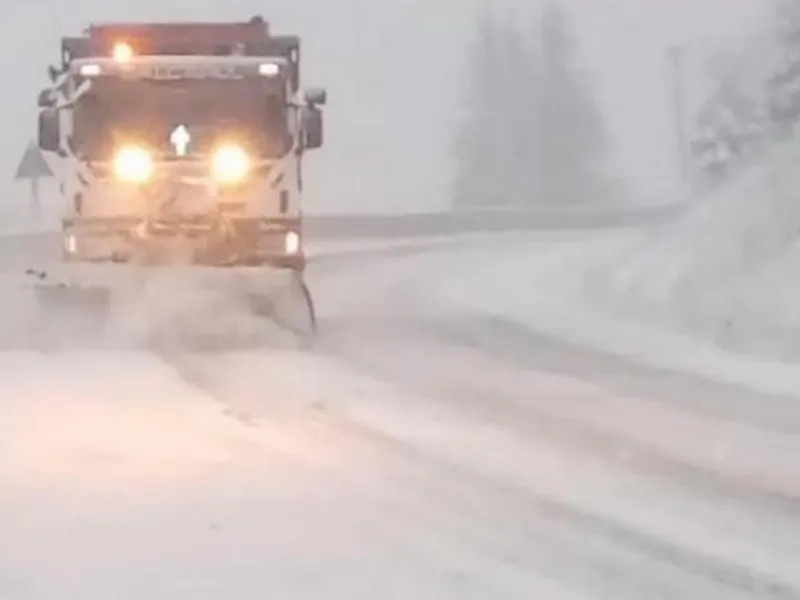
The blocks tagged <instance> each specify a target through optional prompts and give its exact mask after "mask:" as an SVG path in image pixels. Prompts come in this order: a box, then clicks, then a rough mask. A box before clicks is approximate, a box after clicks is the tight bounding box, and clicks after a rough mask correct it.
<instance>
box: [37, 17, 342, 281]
mask: <svg viewBox="0 0 800 600" xmlns="http://www.w3.org/2000/svg"><path fill="white" fill-rule="evenodd" d="M61 46H62V57H61V65H60V67H53V68H51V69H50V74H51V79H52V87H50V88H48V89H46V90H44V91H43V92H42V94H41V95H40V98H39V105H40V108H41V109H42V110H41V112H40V121H39V144H40V147H41V148H42V149H43V150H45V151H49V152H54V153H56V154H57V156H58V157H59V161H57V162H59V163H60V165H59V168H58V169H57V171H58V173H57V176H58V177H59V178H60V189H61V190H62V194H63V199H64V208H65V214H64V218H63V236H64V259H65V260H66V261H71V262H87V261H88V262H103V261H112V262H122V263H124V262H129V261H138V262H148V263H153V264H169V263H172V262H175V261H176V260H179V261H181V262H182V263H186V262H187V261H188V262H190V263H192V264H205V265H220V266H223V265H260V264H267V265H272V266H278V267H289V268H295V269H302V268H303V267H304V264H305V258H304V254H303V244H302V216H303V210H302V198H301V195H302V190H303V179H302V161H303V155H304V153H305V152H307V151H309V150H311V149H314V148H317V147H319V146H320V145H321V144H322V115H321V111H320V109H319V106H320V105H321V104H324V102H325V96H326V94H325V92H324V91H321V90H310V91H308V92H307V93H305V94H304V95H303V97H302V98H301V97H300V96H301V94H300V40H299V39H298V38H297V37H295V36H274V35H272V34H271V32H270V28H269V25H268V23H266V22H265V21H263V19H261V18H254V19H252V20H251V21H249V22H243V23H143V24H138V23H133V24H102V25H92V26H90V27H89V28H88V30H87V32H86V35H85V36H83V37H78V38H64V39H63V40H62V44H61ZM165 238H166V239H169V240H173V241H174V240H176V239H180V240H181V241H182V244H181V248H182V251H181V252H180V256H176V255H173V253H170V252H169V251H166V250H165V249H164V245H161V244H158V243H156V242H157V240H163V239H165ZM192 240H193V241H192ZM171 246H174V244H172V245H171Z"/></svg>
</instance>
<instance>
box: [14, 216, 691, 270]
mask: <svg viewBox="0 0 800 600" xmlns="http://www.w3.org/2000/svg"><path fill="white" fill-rule="evenodd" d="M681 210H682V206H680V205H668V206H656V207H642V208H620V209H614V210H609V209H600V208H597V209H595V208H585V207H583V208H574V209H569V210H565V209H547V210H545V209H540V210H536V211H512V210H471V211H468V212H467V211H465V212H452V213H432V214H408V215H402V214H359V215H353V214H349V215H336V214H331V215H309V216H307V217H306V219H305V222H304V233H305V238H306V242H307V243H308V244H309V247H310V249H311V253H312V254H315V255H321V254H325V253H327V250H326V248H327V247H329V248H330V250H331V252H332V253H334V254H336V253H339V252H341V251H342V249H343V247H342V243H343V242H344V243H347V242H356V243H357V246H356V248H357V249H360V250H362V251H368V250H370V248H375V249H383V248H384V247H386V246H389V245H396V244H397V243H400V242H402V243H403V244H404V245H407V244H410V243H415V244H424V243H426V241H427V240H431V241H433V240H435V239H436V238H442V237H452V236H458V235H465V234H475V233H493V232H496V233H501V232H514V231H520V232H521V231H527V230H530V231H533V230H544V229H576V228H577V229H580V228H601V227H624V226H632V225H643V224H651V223H658V222H665V221H668V220H670V219H672V218H674V217H676V216H677V215H678V214H680V211H681ZM60 244H61V239H60V236H59V235H58V234H57V232H56V231H54V230H50V231H47V230H45V231H30V232H24V231H22V230H17V231H13V232H12V231H9V232H7V233H5V234H3V233H1V232H0V269H3V268H9V267H13V268H18V267H19V266H20V265H21V264H22V263H25V264H29V263H31V262H36V263H39V262H43V261H52V260H53V259H54V257H57V256H58V255H59V253H60Z"/></svg>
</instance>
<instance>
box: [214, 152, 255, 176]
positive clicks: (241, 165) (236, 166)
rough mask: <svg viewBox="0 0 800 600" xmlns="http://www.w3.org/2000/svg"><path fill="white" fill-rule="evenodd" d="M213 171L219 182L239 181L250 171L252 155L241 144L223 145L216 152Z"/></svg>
mask: <svg viewBox="0 0 800 600" xmlns="http://www.w3.org/2000/svg"><path fill="white" fill-rule="evenodd" d="M211 171H212V174H213V176H214V179H216V180H217V182H218V183H222V184H225V183H239V182H240V181H242V180H243V179H245V178H246V177H247V175H248V173H249V172H250V157H249V156H247V152H245V151H244V150H242V149H241V148H240V147H239V146H233V145H231V146H223V147H222V148H220V149H219V150H217V151H216V152H215V153H214V157H213V159H212V160H211Z"/></svg>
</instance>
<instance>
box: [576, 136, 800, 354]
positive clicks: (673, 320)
mask: <svg viewBox="0 0 800 600" xmlns="http://www.w3.org/2000/svg"><path fill="white" fill-rule="evenodd" d="M798 164H800V141H792V142H790V143H787V144H785V145H781V146H779V147H776V148H775V149H774V150H773V152H772V153H771V155H770V156H769V157H768V158H767V160H765V161H764V162H763V163H762V164H760V165H758V166H755V167H753V168H751V169H749V170H748V171H746V172H744V173H742V174H741V175H740V176H739V177H738V178H736V179H735V180H733V181H731V182H730V183H729V184H728V185H727V186H725V187H723V188H722V189H720V190H719V191H718V192H717V193H716V194H714V195H713V196H711V197H709V198H706V199H702V200H698V205H697V206H696V207H695V208H694V209H692V210H690V211H688V213H687V214H686V215H685V217H684V218H683V219H681V220H680V221H678V222H677V223H672V224H669V225H668V226H665V227H664V228H662V229H661V230H660V231H658V232H656V233H655V234H654V233H653V232H652V231H648V232H644V233H643V234H642V235H641V237H640V238H639V239H635V240H633V241H632V242H630V243H629V244H626V245H623V246H622V247H621V248H618V249H615V251H613V252H610V253H608V254H606V255H605V257H603V258H602V260H600V261H598V263H597V264H596V265H594V267H593V268H591V269H590V270H589V272H588V274H587V283H588V284H589V289H591V290H592V291H593V292H594V295H595V297H596V298H597V299H598V300H599V301H600V302H602V304H603V305H604V306H605V307H607V308H612V309H615V310H617V311H622V312H624V313H626V314H629V315H630V314H634V315H637V316H639V317H644V318H647V319H648V320H651V319H653V318H655V319H656V320H657V321H658V322H662V323H665V324H668V325H670V326H671V327H675V328H677V329H679V330H682V331H688V332H691V333H692V334H693V335H697V336H701V337H703V338H705V339H708V340H712V341H714V342H715V343H717V344H720V345H723V346H726V347H729V348H731V349H735V350H739V351H744V352H748V353H751V352H755V353H764V352H765V353H767V354H768V355H769V356H770V357H772V358H775V357H780V358H785V357H789V356H794V355H797V354H798V350H800V316H799V315H798V310H797V307H798V306H800V284H799V283H798V280H799V279H800V252H798V246H797V241H798V233H800V172H799V171H798V169H797V165H798Z"/></svg>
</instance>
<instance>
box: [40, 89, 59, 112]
mask: <svg viewBox="0 0 800 600" xmlns="http://www.w3.org/2000/svg"><path fill="white" fill-rule="evenodd" d="M37 102H38V104H39V108H52V107H53V106H54V105H55V103H56V102H55V99H54V98H53V93H52V92H51V91H50V90H42V91H41V92H39V98H38V100H37Z"/></svg>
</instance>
